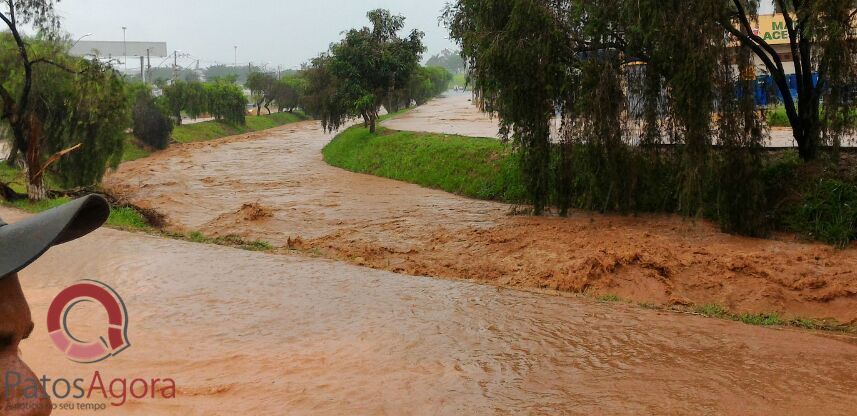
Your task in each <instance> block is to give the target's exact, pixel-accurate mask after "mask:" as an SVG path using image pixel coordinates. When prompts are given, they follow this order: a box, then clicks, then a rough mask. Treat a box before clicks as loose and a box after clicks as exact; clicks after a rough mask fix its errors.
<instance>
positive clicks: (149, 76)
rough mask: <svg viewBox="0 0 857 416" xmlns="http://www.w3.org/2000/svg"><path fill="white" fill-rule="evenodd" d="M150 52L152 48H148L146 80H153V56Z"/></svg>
mask: <svg viewBox="0 0 857 416" xmlns="http://www.w3.org/2000/svg"><path fill="white" fill-rule="evenodd" d="M149 52H150V49H149V48H146V82H149V81H151V80H152V56H151V55H150V53H149Z"/></svg>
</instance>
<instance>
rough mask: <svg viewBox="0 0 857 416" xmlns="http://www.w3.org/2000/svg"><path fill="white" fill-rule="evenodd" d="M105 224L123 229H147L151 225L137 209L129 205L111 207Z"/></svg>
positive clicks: (149, 228)
mask: <svg viewBox="0 0 857 416" xmlns="http://www.w3.org/2000/svg"><path fill="white" fill-rule="evenodd" d="M107 225H108V226H110V227H112V228H116V229H119V230H125V231H149V230H151V229H152V227H151V226H150V225H149V223H148V222H146V219H145V218H143V216H142V215H140V213H139V212H137V210H135V209H134V208H131V207H113V208H111V209H110V218H108V219H107Z"/></svg>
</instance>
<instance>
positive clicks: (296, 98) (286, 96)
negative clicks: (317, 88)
mask: <svg viewBox="0 0 857 416" xmlns="http://www.w3.org/2000/svg"><path fill="white" fill-rule="evenodd" d="M306 88H307V82H306V79H304V78H303V77H302V76H300V75H297V74H295V75H286V76H284V77H282V78H280V79H279V80H277V81H276V82H275V84H274V86H273V92H272V95H273V100H274V102H276V103H277V109H278V110H280V111H288V112H290V113H291V112H293V111H295V110H296V109H298V108H299V107H300V106H301V102H302V101H303V97H304V94H305V93H306Z"/></svg>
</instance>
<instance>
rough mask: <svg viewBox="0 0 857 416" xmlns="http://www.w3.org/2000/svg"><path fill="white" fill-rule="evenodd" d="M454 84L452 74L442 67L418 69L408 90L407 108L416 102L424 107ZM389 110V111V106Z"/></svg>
mask: <svg viewBox="0 0 857 416" xmlns="http://www.w3.org/2000/svg"><path fill="white" fill-rule="evenodd" d="M450 82H452V74H451V73H450V72H449V71H447V70H446V69H444V68H441V67H418V68H417V69H416V70H415V71H414V73H413V74H412V75H411V79H410V81H408V88H407V96H406V100H407V103H406V105H405V107H407V106H408V104H410V101H414V102H416V103H417V105H423V104H425V103H426V102H428V100H430V99H432V98H434V97H436V96H438V95H440V94H443V93H444V92H446V90H448V89H449V83H450ZM387 107H388V110H389V106H387Z"/></svg>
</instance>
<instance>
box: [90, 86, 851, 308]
mask: <svg viewBox="0 0 857 416" xmlns="http://www.w3.org/2000/svg"><path fill="white" fill-rule="evenodd" d="M461 97H465V98H464V101H463V102H464V103H466V102H467V101H466V95H459V96H453V97H452V98H449V99H441V100H437V101H434V102H432V103H429V104H428V105H427V106H426V107H424V108H418V109H416V110H414V111H413V112H411V113H408V114H407V115H406V116H405V117H403V118H402V119H398V120H393V121H392V122H390V123H398V124H393V125H394V126H396V127H397V128H409V129H412V130H420V129H421V127H420V126H421V125H422V124H420V123H421V122H420V121H419V120H420V114H425V113H426V112H432V113H435V114H440V113H448V114H452V115H453V116H451V117H452V118H456V117H457V115H458V114H460V111H459V110H460V109H461V108H466V107H462V105H461V102H462V101H460V100H461ZM456 100H458V101H456ZM473 111H475V110H473ZM467 117H469V118H472V117H474V116H473V114H470V115H468V116H467ZM411 123H414V124H411ZM429 124H431V123H430V122H429ZM480 125H481V124H479V123H474V126H480ZM444 128H446V127H444ZM473 128H474V130H473V131H471V132H470V133H472V134H477V131H476V129H477V127H473ZM478 128H480V129H481V128H482V127H478ZM333 136H334V135H333V134H327V133H324V132H323V131H322V130H321V126H320V125H319V123H318V122H313V121H308V122H301V123H296V124H291V125H286V126H283V127H280V128H277V129H273V130H269V131H265V132H258V133H253V134H249V135H241V136H235V137H230V138H226V139H223V140H218V141H214V142H206V143H194V144H189V145H176V146H172V147H170V149H168V150H166V151H162V152H158V153H156V154H154V155H152V156H151V157H149V158H146V159H141V160H137V161H134V162H129V163H124V164H122V165H121V166H120V168H119V170H118V171H117V172H114V173H112V174H110V175H108V177H107V178H106V179H105V186H106V187H107V188H108V189H109V191H110V192H111V193H112V194H114V195H117V196H120V197H122V198H124V199H125V200H126V201H128V202H130V203H132V204H134V205H137V206H140V207H143V208H149V209H153V210H155V211H158V212H160V213H161V214H163V215H164V216H165V219H166V221H167V227H168V228H169V229H172V230H176V231H184V232H190V231H200V232H202V233H204V234H206V235H210V236H225V235H230V234H234V235H238V236H241V237H244V238H246V239H250V240H256V239H258V240H263V241H266V242H268V243H270V244H271V245H273V246H274V247H277V248H279V249H280V250H281V251H283V252H289V249H294V250H299V251H303V252H307V253H312V254H317V255H318V254H320V255H323V256H325V257H328V258H332V259H337V260H342V261H347V262H350V263H352V264H357V265H365V266H370V267H373V268H376V269H383V270H387V271H393V272H397V273H403V274H407V275H419V276H434V277H443V278H451V279H466V280H472V281H480V282H489V283H492V284H496V285H500V286H505V287H516V288H528V289H554V290H559V291H563V292H577V293H581V292H586V293H590V294H595V295H617V296H619V297H621V298H623V299H628V300H632V301H635V302H640V303H649V304H656V305H673V304H681V305H687V304H709V303H716V304H719V305H723V306H724V307H726V308H728V309H729V310H731V311H734V312H753V313H763V312H765V313H770V312H774V313H779V314H781V315H782V316H784V317H804V318H806V317H809V318H834V319H836V320H838V321H840V322H855V323H857V278H855V277H857V249H855V248H852V249H849V250H835V249H833V248H831V247H829V246H824V245H819V244H806V243H801V242H798V241H794V240H793V239H783V240H758V239H750V238H743V237H736V236H729V235H726V234H722V233H720V232H719V231H718V229H717V227H716V226H713V225H711V224H707V223H705V222H693V221H688V220H684V219H682V218H679V217H674V216H645V215H644V216H636V217H622V216H604V215H594V214H591V213H574V215H573V216H572V217H571V218H569V219H561V218H530V217H521V216H514V215H509V214H510V212H511V211H512V209H513V207H511V206H508V205H505V204H499V203H494V202H486V201H477V200H472V199H468V198H463V197H459V196H456V195H451V194H448V193H446V192H441V191H437V190H431V189H426V188H422V187H419V186H416V185H411V184H407V183H402V182H397V181H392V180H388V179H383V178H378V177H374V176H368V175H360V174H354V173H351V172H347V171H344V170H341V169H338V168H334V167H331V166H329V165H327V164H326V163H325V162H324V161H323V160H322V156H321V149H322V148H323V147H324V145H325V144H327V143H328V142H329V141H330V140H331V139H332V138H333ZM403 278H406V277H403Z"/></svg>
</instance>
